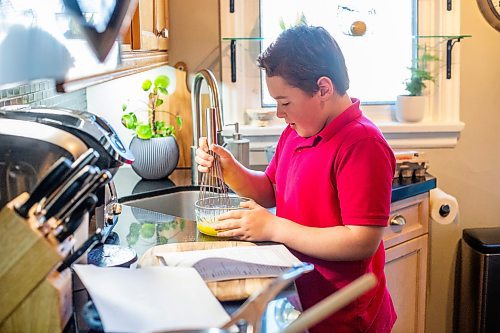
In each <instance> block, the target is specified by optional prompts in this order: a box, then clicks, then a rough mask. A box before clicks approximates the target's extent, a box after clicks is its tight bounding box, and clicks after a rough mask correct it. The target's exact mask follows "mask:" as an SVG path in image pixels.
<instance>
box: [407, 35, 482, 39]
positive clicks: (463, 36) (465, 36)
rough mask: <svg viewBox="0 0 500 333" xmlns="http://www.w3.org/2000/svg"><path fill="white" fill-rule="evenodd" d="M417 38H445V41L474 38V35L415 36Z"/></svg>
mask: <svg viewBox="0 0 500 333" xmlns="http://www.w3.org/2000/svg"><path fill="white" fill-rule="evenodd" d="M414 37H415V38H444V39H462V38H468V37H472V35H450V36H447V35H428V36H426V35H417V36H414Z"/></svg>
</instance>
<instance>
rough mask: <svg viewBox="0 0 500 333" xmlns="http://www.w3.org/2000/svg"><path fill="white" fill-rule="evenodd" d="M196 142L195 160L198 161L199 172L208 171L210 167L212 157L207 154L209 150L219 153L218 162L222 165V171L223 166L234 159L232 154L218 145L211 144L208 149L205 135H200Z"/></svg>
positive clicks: (212, 160)
mask: <svg viewBox="0 0 500 333" xmlns="http://www.w3.org/2000/svg"><path fill="white" fill-rule="evenodd" d="M198 144H199V146H198V148H197V149H196V156H195V161H196V163H198V171H200V172H208V170H209V169H210V168H211V167H212V164H213V162H214V157H213V156H212V155H210V154H209V151H210V150H211V151H213V152H214V153H215V154H217V155H219V162H220V165H221V167H222V171H224V168H225V167H226V166H228V165H229V163H231V162H232V161H233V159H234V158H233V155H231V153H230V152H229V151H228V150H226V149H225V148H223V147H221V146H219V145H215V144H213V145H212V147H210V149H209V147H208V141H207V138H206V137H201V138H200V140H199V142H198Z"/></svg>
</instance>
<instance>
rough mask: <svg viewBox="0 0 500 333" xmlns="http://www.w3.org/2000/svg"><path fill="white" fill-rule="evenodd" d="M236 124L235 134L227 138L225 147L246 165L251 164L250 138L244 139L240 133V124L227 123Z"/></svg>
mask: <svg viewBox="0 0 500 333" xmlns="http://www.w3.org/2000/svg"><path fill="white" fill-rule="evenodd" d="M227 126H234V133H233V136H232V137H231V138H230V139H228V140H226V143H225V147H226V149H227V150H229V151H230V152H231V154H233V156H234V157H235V158H236V159H237V160H238V161H239V162H240V163H241V164H243V165H244V166H245V167H249V166H250V140H248V139H244V138H243V137H242V136H241V133H240V124H239V123H237V122H236V123H234V124H227Z"/></svg>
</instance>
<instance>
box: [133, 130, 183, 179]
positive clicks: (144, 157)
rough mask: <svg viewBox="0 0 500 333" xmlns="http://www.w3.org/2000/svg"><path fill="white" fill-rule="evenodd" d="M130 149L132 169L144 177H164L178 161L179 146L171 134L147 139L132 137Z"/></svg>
mask: <svg viewBox="0 0 500 333" xmlns="http://www.w3.org/2000/svg"><path fill="white" fill-rule="evenodd" d="M130 151H131V152H132V154H134V156H135V161H134V163H132V169H134V171H135V173H137V174H138V175H139V176H141V177H142V178H144V179H150V180H153V179H162V178H166V177H167V176H168V175H170V174H171V173H172V172H173V171H174V169H175V167H176V166H177V163H178V162H179V146H178V145H177V141H176V140H175V138H174V137H173V136H166V137H163V138H151V139H149V140H141V139H139V138H137V137H134V138H133V139H132V141H131V142H130Z"/></svg>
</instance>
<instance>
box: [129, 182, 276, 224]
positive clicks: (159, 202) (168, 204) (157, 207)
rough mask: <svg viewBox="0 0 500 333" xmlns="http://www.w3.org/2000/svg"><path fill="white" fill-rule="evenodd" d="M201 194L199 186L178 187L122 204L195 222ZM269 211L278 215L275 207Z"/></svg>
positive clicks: (138, 196)
mask: <svg viewBox="0 0 500 333" xmlns="http://www.w3.org/2000/svg"><path fill="white" fill-rule="evenodd" d="M199 193H200V187H199V186H178V187H172V188H169V189H165V190H161V191H157V192H152V193H149V194H148V193H144V194H139V195H132V196H130V197H124V198H123V199H122V200H120V203H122V204H124V205H128V206H132V207H138V208H142V209H147V210H151V211H154V212H159V213H163V214H167V215H172V216H177V217H182V218H185V219H188V220H192V221H195V220H196V215H195V212H194V203H195V202H196V200H198V195H199ZM230 195H235V194H230ZM268 210H269V211H270V212H271V213H273V214H276V208H275V207H273V208H268Z"/></svg>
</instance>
